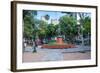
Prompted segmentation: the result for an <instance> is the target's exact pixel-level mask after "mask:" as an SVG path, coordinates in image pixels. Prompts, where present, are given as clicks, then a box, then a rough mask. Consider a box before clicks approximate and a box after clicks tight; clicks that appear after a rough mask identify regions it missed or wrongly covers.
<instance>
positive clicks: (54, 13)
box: [37, 11, 66, 23]
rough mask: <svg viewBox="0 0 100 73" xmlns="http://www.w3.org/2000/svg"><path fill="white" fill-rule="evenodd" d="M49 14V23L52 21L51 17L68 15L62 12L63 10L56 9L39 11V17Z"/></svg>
mask: <svg viewBox="0 0 100 73" xmlns="http://www.w3.org/2000/svg"><path fill="white" fill-rule="evenodd" d="M47 14H48V15H49V16H50V19H49V21H48V22H49V23H50V21H51V19H57V20H58V19H59V18H60V17H61V16H63V15H66V14H65V13H61V12H56V11H37V19H41V16H45V15H47Z"/></svg>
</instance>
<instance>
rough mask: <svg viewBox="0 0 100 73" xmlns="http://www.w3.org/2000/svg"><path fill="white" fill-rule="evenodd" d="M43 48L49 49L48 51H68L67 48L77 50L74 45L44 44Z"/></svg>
mask: <svg viewBox="0 0 100 73" xmlns="http://www.w3.org/2000/svg"><path fill="white" fill-rule="evenodd" d="M42 48H48V49H65V48H66V49H67V48H75V45H73V44H52V45H51V44H50V45H49V44H44V45H42Z"/></svg>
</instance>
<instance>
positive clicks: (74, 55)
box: [23, 46, 91, 62]
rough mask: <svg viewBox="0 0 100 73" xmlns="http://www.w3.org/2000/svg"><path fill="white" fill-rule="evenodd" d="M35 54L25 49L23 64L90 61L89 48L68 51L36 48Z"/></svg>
mask: <svg viewBox="0 0 100 73" xmlns="http://www.w3.org/2000/svg"><path fill="white" fill-rule="evenodd" d="M36 49H37V52H36V53H32V51H33V49H32V48H31V47H30V48H28V47H27V48H25V52H24V53H23V62H40V61H60V60H83V59H90V58H91V53H90V51H91V50H90V47H89V46H84V47H81V46H78V48H70V49H46V48H40V47H38V48H36Z"/></svg>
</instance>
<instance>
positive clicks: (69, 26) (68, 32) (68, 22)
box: [59, 15, 77, 41]
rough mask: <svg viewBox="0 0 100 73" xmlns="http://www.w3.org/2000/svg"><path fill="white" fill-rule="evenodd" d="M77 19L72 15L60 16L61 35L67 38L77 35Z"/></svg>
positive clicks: (70, 38)
mask: <svg viewBox="0 0 100 73" xmlns="http://www.w3.org/2000/svg"><path fill="white" fill-rule="evenodd" d="M76 24H77V20H76V18H75V17H73V16H67V15H65V16H62V17H61V18H60V23H59V25H61V32H62V35H65V36H66V39H67V40H70V41H71V40H73V39H72V38H73V37H75V36H76V35H77V29H76Z"/></svg>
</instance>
